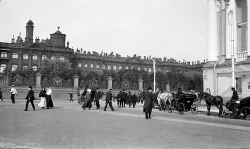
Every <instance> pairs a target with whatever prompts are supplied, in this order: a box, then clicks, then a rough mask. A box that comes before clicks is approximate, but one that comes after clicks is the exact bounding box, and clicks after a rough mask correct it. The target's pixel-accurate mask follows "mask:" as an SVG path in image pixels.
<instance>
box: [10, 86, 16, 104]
mask: <svg viewBox="0 0 250 149" xmlns="http://www.w3.org/2000/svg"><path fill="white" fill-rule="evenodd" d="M10 93H11V97H10V98H11V101H12V103H15V95H17V91H16V88H15V86H14V85H12V88H11V89H10Z"/></svg>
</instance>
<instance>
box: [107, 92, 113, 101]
mask: <svg viewBox="0 0 250 149" xmlns="http://www.w3.org/2000/svg"><path fill="white" fill-rule="evenodd" d="M105 100H106V101H112V93H111V92H110V91H109V92H107V94H106V98H105Z"/></svg>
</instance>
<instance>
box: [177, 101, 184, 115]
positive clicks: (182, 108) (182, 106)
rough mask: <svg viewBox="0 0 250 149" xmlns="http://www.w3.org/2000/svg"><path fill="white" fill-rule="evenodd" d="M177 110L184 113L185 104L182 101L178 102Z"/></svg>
mask: <svg viewBox="0 0 250 149" xmlns="http://www.w3.org/2000/svg"><path fill="white" fill-rule="evenodd" d="M178 111H179V113H180V114H181V115H183V114H184V111H185V106H184V104H183V103H180V104H179V106H178Z"/></svg>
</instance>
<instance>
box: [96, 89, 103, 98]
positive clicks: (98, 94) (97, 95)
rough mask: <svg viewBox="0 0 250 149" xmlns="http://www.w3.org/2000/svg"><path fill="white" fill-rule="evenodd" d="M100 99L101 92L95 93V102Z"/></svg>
mask: <svg viewBox="0 0 250 149" xmlns="http://www.w3.org/2000/svg"><path fill="white" fill-rule="evenodd" d="M101 98H102V92H101V91H97V92H96V93H95V100H100V99H101Z"/></svg>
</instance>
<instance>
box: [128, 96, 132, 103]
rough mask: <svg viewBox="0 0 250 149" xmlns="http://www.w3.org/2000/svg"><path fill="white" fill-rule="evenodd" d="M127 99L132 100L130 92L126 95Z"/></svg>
mask: <svg viewBox="0 0 250 149" xmlns="http://www.w3.org/2000/svg"><path fill="white" fill-rule="evenodd" d="M127 101H128V102H130V101H132V95H131V94H128V96H127Z"/></svg>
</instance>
